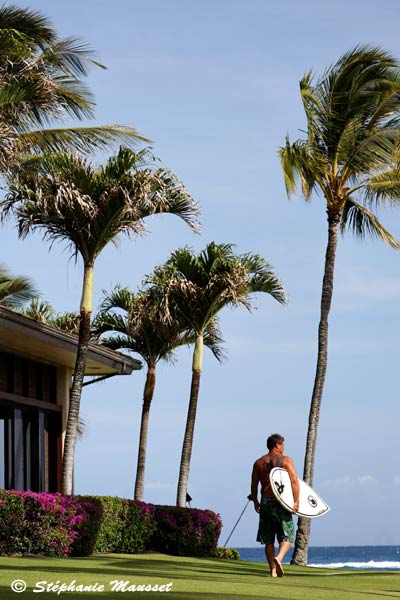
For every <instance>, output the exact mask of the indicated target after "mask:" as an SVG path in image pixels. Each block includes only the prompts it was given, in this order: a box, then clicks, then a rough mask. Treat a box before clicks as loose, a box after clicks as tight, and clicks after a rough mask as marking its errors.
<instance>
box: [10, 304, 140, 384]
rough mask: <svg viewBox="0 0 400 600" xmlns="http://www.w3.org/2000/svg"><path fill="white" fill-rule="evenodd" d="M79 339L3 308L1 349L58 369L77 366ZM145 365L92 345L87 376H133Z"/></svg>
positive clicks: (87, 365) (88, 357)
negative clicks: (133, 372) (133, 373)
mask: <svg viewBox="0 0 400 600" xmlns="http://www.w3.org/2000/svg"><path fill="white" fill-rule="evenodd" d="M77 346H78V337H77V336H76V335H73V334H71V333H66V332H65V331H62V330H61V329H57V328H55V327H51V326H50V325H46V324H45V323H40V322H39V321H36V320H35V319H32V318H31V317H27V316H25V315H21V314H20V313H17V312H15V311H13V310H10V309H8V308H5V307H4V306H0V349H1V350H3V351H5V352H11V353H15V354H19V355H20V356H24V357H26V358H31V359H32V360H37V361H40V362H45V363H48V364H51V365H54V366H62V367H69V368H71V369H73V368H74V366H75V358H76V350H77ZM141 366H142V365H141V363H140V361H138V360H135V359H133V358H131V357H129V356H126V355H125V354H121V353H119V352H115V351H114V350H110V349H109V348H105V347H104V346H99V345H98V344H93V343H90V344H89V351H88V355H87V363H86V371H85V375H112V374H119V375H130V374H131V373H132V371H136V370H138V369H140V368H141Z"/></svg>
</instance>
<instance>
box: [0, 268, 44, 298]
mask: <svg viewBox="0 0 400 600" xmlns="http://www.w3.org/2000/svg"><path fill="white" fill-rule="evenodd" d="M36 296H37V291H36V289H35V287H34V285H33V283H32V280H31V279H30V278H29V277H24V276H22V275H19V276H15V275H13V274H12V273H10V272H9V271H8V269H6V268H5V267H4V266H3V265H0V305H2V306H6V307H8V308H13V309H18V308H21V307H22V306H23V305H24V304H25V302H28V301H29V300H31V299H32V298H35V297H36Z"/></svg>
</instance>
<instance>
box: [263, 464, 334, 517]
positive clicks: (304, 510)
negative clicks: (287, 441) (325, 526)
mask: <svg viewBox="0 0 400 600" xmlns="http://www.w3.org/2000/svg"><path fill="white" fill-rule="evenodd" d="M269 479H270V482H271V487H272V491H273V493H274V495H275V498H276V499H277V500H278V501H279V502H280V503H281V504H282V506H283V507H284V508H286V510H289V511H292V510H293V504H294V501H293V492H292V484H291V482H290V477H289V473H288V472H287V471H286V469H282V468H281V467H275V468H274V469H272V471H271V473H270V475H269ZM299 484H300V497H299V510H298V511H297V513H296V515H299V516H300V517H307V518H309V519H314V518H315V517H321V516H322V515H324V514H325V513H327V512H328V510H330V508H329V506H328V505H327V503H326V502H325V501H324V500H322V498H321V496H319V495H318V494H317V493H316V492H314V490H313V489H312V488H311V487H310V486H309V485H307V483H306V482H305V481H302V480H301V479H299Z"/></svg>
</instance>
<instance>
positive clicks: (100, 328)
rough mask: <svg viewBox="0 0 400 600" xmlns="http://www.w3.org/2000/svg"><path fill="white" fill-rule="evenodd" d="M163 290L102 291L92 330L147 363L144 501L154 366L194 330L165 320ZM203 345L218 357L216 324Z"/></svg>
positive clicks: (139, 476) (138, 488)
mask: <svg viewBox="0 0 400 600" xmlns="http://www.w3.org/2000/svg"><path fill="white" fill-rule="evenodd" d="M160 293H161V294H162V293H163V292H162V289H161V290H160V288H156V287H153V288H148V289H147V290H146V291H140V292H138V293H137V294H135V293H133V292H131V291H130V290H129V289H127V288H122V287H120V286H116V287H115V288H114V290H112V291H111V292H110V293H105V296H104V299H103V301H102V303H101V305H100V310H99V313H98V314H97V315H96V318H95V319H94V321H93V331H94V333H95V334H97V335H98V336H102V335H104V334H112V335H109V336H108V337H106V338H101V343H102V344H104V345H105V346H107V347H108V348H112V349H113V350H121V349H126V350H128V351H130V352H133V353H135V354H138V355H139V356H141V357H142V358H143V360H144V361H145V363H146V365H147V374H146V383H145V386H144V392H143V406H142V415H141V421H140V436H139V448H138V459H137V469H136V480H135V491H134V498H135V500H143V494H144V475H145V466H146V450H147V434H148V426H149V415H150V408H151V403H152V400H153V395H154V390H155V385H156V367H157V364H158V362H160V361H161V360H163V361H166V362H173V361H174V359H175V357H174V350H176V349H177V348H178V347H179V346H183V345H187V344H191V343H193V339H194V336H193V332H191V331H188V330H187V328H182V324H181V323H180V322H179V321H176V320H175V321H173V320H166V319H165V316H164V311H163V310H162V303H163V302H162V301H163V296H161V297H160ZM205 343H206V345H207V346H208V347H209V348H210V349H211V350H212V352H213V354H214V356H215V357H216V358H217V359H218V360H221V358H222V350H221V346H220V343H221V339H220V337H219V336H218V335H217V330H216V327H215V323H213V327H212V328H210V329H209V330H208V331H207V335H206V338H205Z"/></svg>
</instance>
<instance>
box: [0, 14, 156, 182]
mask: <svg viewBox="0 0 400 600" xmlns="http://www.w3.org/2000/svg"><path fill="white" fill-rule="evenodd" d="M90 66H97V67H102V68H104V67H103V65H101V64H100V63H99V62H98V61H97V60H96V58H95V55H94V53H93V51H92V50H91V49H90V47H89V46H87V45H86V44H84V43H83V42H82V41H81V40H79V39H78V38H75V37H69V38H65V39H63V38H60V36H59V35H58V33H57V32H56V31H55V29H54V28H53V26H52V24H51V23H50V21H49V20H48V19H47V18H46V17H44V16H43V15H41V14H40V13H38V12H35V11H31V10H29V9H23V8H19V7H16V6H13V5H3V6H1V7H0V172H2V173H8V172H9V171H10V169H14V170H15V169H16V168H18V163H19V162H20V161H21V160H24V159H25V155H26V154H28V155H29V154H31V153H38V152H39V153H41V152H43V151H46V152H48V151H51V152H54V151H59V150H66V149H72V150H80V151H82V152H87V151H90V150H93V149H95V148H98V147H104V146H107V145H109V144H110V142H113V141H119V142H120V143H121V142H122V143H125V144H128V143H135V141H136V142H137V141H138V140H143V139H144V138H142V137H141V136H140V135H139V134H138V132H137V131H136V130H135V129H133V128H127V127H122V126H114V125H106V126H100V127H77V128H68V127H60V126H57V127H55V125H56V124H57V125H58V124H59V123H60V122H62V121H64V120H66V119H69V118H73V119H78V120H82V119H86V118H92V117H93V111H94V106H95V104H94V99H93V97H92V95H91V93H90V92H89V90H88V89H87V87H86V86H85V85H84V84H83V82H82V78H83V77H86V75H87V72H88V68H89V67H90Z"/></svg>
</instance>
